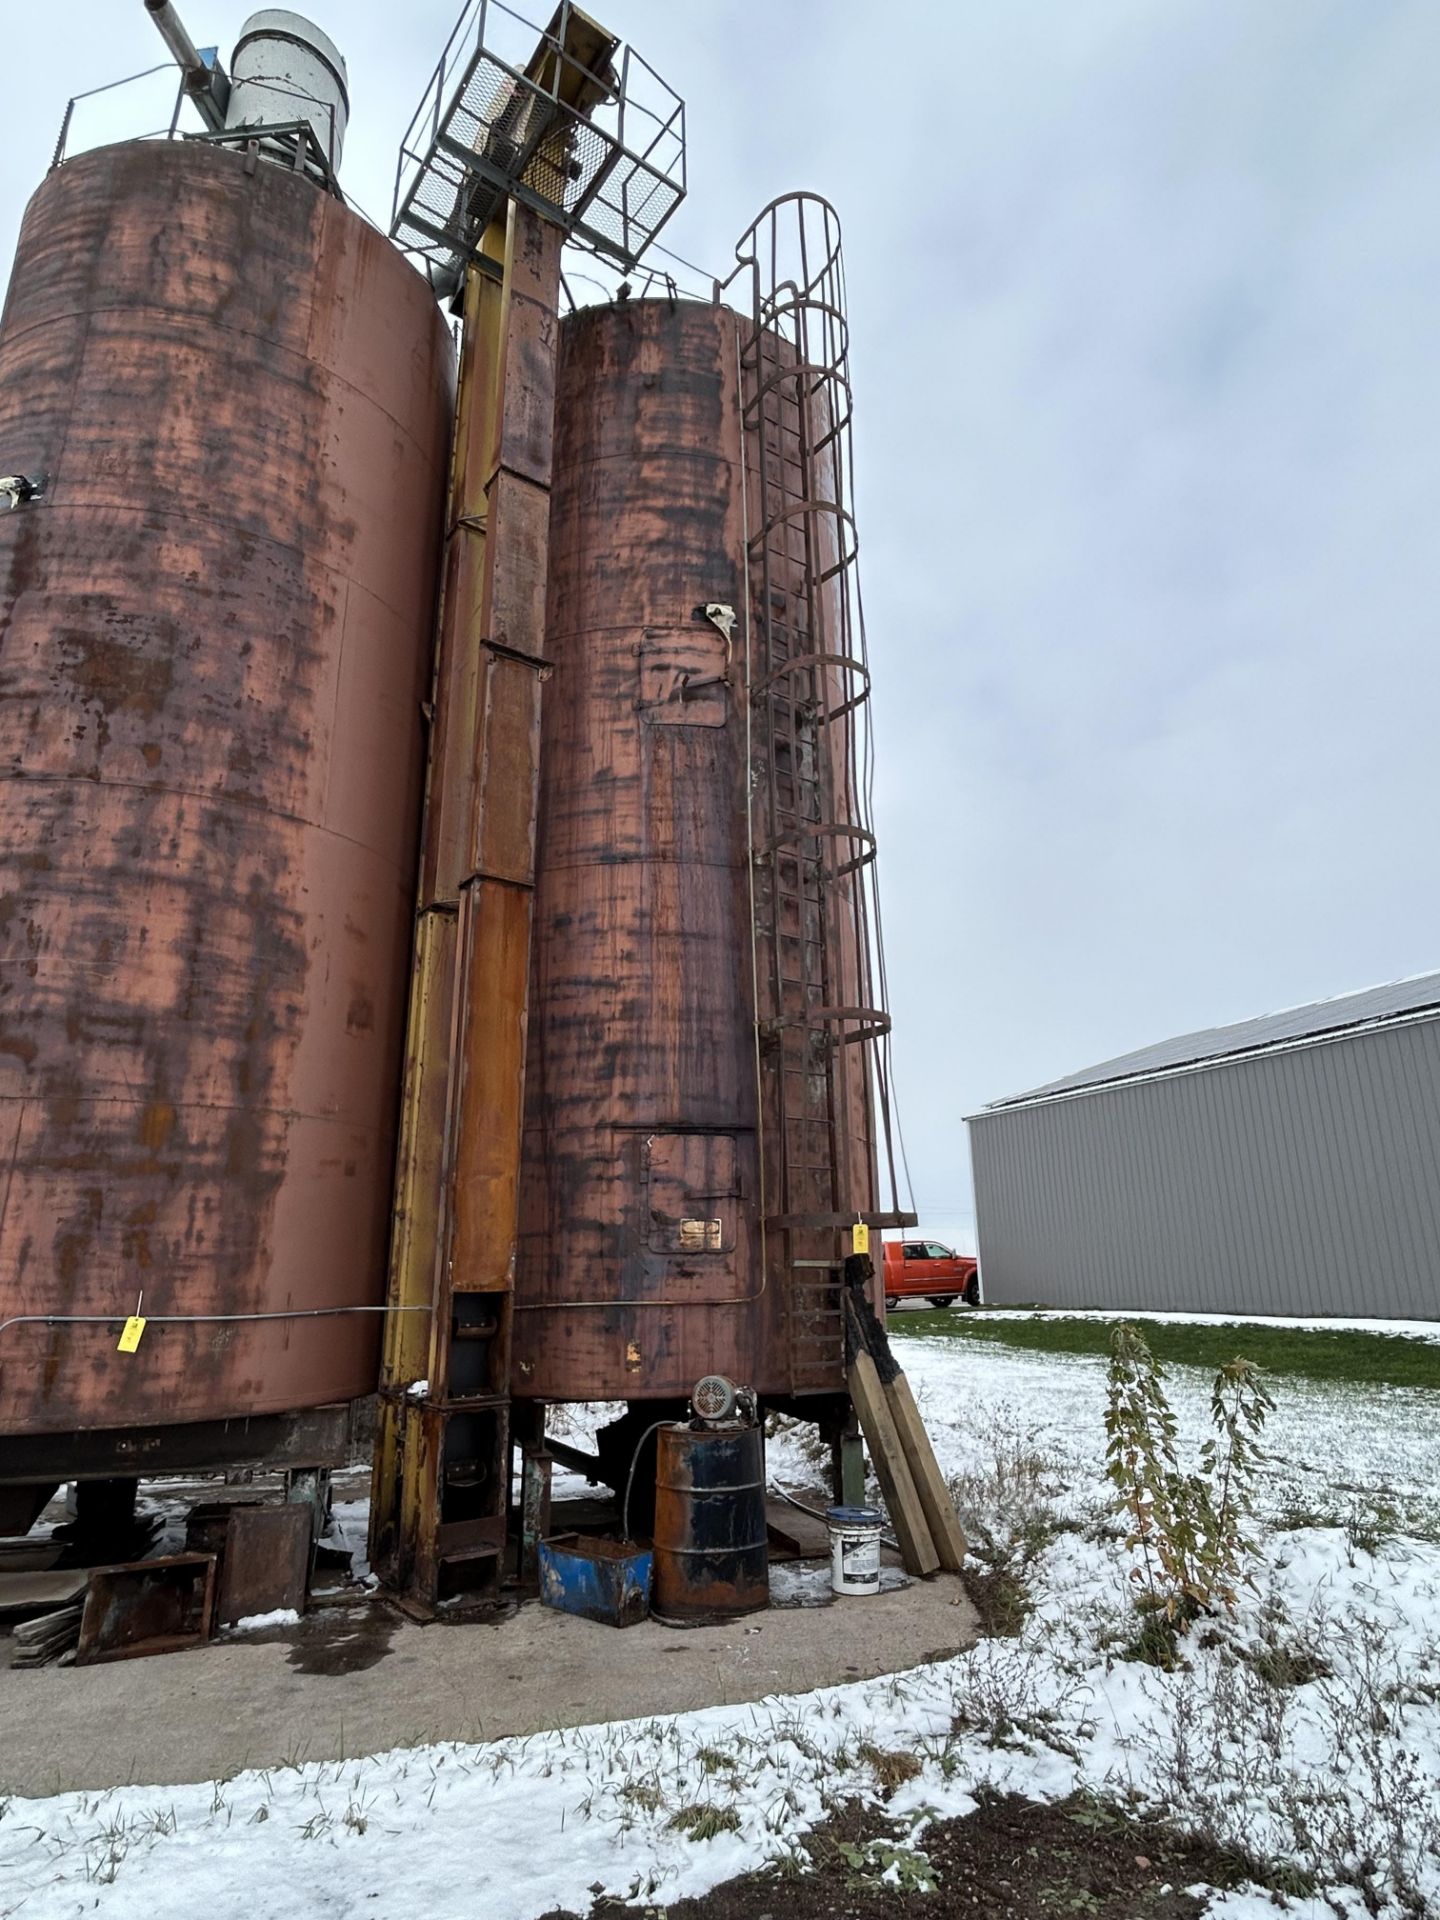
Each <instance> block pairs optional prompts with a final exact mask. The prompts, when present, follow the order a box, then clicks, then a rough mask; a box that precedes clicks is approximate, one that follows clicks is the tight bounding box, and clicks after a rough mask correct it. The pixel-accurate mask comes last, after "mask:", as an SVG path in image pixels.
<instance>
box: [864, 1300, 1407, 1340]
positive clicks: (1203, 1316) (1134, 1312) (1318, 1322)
mask: <svg viewBox="0 0 1440 1920" xmlns="http://www.w3.org/2000/svg"><path fill="white" fill-rule="evenodd" d="M907 1304H908V1303H907V1302H905V1301H902V1302H901V1308H902V1309H903V1308H904V1307H905V1306H906V1305H907ZM924 1304H925V1305H928V1304H929V1303H928V1301H927V1302H925V1303H924ZM890 1311H891V1313H892V1315H893V1314H894V1312H895V1311H896V1309H895V1308H893V1307H892V1308H891V1310H890ZM981 1311H982V1312H983V1311H986V1309H981ZM988 1311H989V1312H990V1313H992V1314H993V1315H995V1316H996V1317H999V1316H1000V1315H1001V1314H1004V1315H1006V1316H1008V1317H1010V1318H1013V1319H1023V1320H1115V1319H1118V1318H1119V1317H1120V1315H1119V1314H1118V1312H1117V1310H1116V1309H1115V1308H1113V1307H1008V1306H1004V1305H996V1306H993V1307H990V1308H989V1309H988ZM1125 1317H1126V1318H1128V1319H1131V1320H1142V1321H1143V1320H1162V1321H1165V1320H1168V1321H1170V1322H1172V1323H1173V1324H1174V1325H1176V1326H1191V1327H1291V1328H1294V1329H1296V1330H1297V1331H1303V1332H1305V1333H1375V1334H1381V1335H1390V1336H1393V1337H1395V1338H1399V1339H1406V1340H1433V1341H1440V1320H1345V1319H1341V1318H1339V1317H1338V1316H1337V1315H1335V1314H1330V1315H1327V1316H1325V1317H1324V1318H1321V1319H1295V1318H1293V1317H1291V1316H1290V1315H1288V1314H1266V1313H1170V1312H1156V1311H1154V1310H1152V1309H1151V1308H1149V1307H1135V1308H1133V1309H1127V1310H1126V1315H1125Z"/></svg>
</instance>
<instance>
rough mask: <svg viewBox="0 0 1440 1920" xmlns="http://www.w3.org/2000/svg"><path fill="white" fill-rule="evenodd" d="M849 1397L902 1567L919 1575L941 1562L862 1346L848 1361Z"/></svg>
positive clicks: (881, 1390) (887, 1405)
mask: <svg viewBox="0 0 1440 1920" xmlns="http://www.w3.org/2000/svg"><path fill="white" fill-rule="evenodd" d="M850 1398H851V1399H852V1400H853V1401H854V1403H855V1411H856V1412H857V1413H858V1414H859V1416H860V1426H861V1430H862V1431H863V1433H864V1435H865V1444H866V1445H867V1446H868V1447H869V1449H870V1458H871V1459H872V1460H873V1461H874V1463H875V1472H876V1474H877V1475H878V1476H879V1480H880V1488H881V1491H882V1492H883V1493H884V1495H885V1505H886V1507H887V1508H888V1510H889V1513H890V1524H891V1526H893V1527H894V1529H895V1538H896V1539H897V1540H898V1541H899V1542H900V1557H901V1559H902V1560H903V1561H904V1562H905V1571H906V1572H907V1573H914V1574H919V1575H921V1576H922V1577H923V1576H925V1575H927V1574H932V1573H935V1572H936V1571H938V1569H939V1566H940V1556H939V1554H938V1553H937V1552H936V1550H935V1543H934V1541H933V1540H932V1539H931V1538H930V1528H929V1525H928V1523H927V1522H926V1519H925V1509H924V1507H922V1506H921V1504H920V1496H919V1494H918V1493H917V1492H916V1490H915V1481H914V1479H913V1477H912V1475H911V1472H910V1465H909V1462H908V1461H907V1460H906V1458H905V1450H904V1448H903V1447H902V1446H901V1444H900V1435H899V1434H898V1432H897V1431H896V1428H895V1420H894V1416H893V1415H892V1413H891V1411H890V1402H889V1400H888V1399H887V1398H886V1394H885V1389H884V1388H883V1387H882V1386H881V1384H880V1376H879V1374H878V1373H877V1372H876V1371H875V1362H874V1361H873V1360H872V1359H871V1358H870V1355H869V1354H868V1353H866V1352H864V1350H863V1349H862V1350H861V1351H860V1352H858V1353H857V1354H856V1355H855V1358H854V1360H853V1361H852V1362H851V1364H850Z"/></svg>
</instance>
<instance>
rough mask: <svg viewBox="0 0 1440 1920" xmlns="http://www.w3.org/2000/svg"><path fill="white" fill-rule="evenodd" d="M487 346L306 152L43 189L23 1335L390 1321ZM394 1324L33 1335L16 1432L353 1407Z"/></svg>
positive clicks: (22, 437) (0, 1074)
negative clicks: (469, 432) (448, 516)
mask: <svg viewBox="0 0 1440 1920" xmlns="http://www.w3.org/2000/svg"><path fill="white" fill-rule="evenodd" d="M450 360H451V355H450V347H449V341H448V337H447V334H446V330H445V326H444V322H443V320H442V318H441V316H440V314H439V313H438V311H437V310H436V307H435V303H434V300H433V298H432V296H431V294H430V291H429V288H428V286H427V285H426V283H425V282H424V281H423V280H422V279H421V277H420V276H419V275H418V274H416V273H415V272H414V271H413V270H412V269H411V268H410V267H408V266H407V265H406V264H405V262H404V261H403V260H401V259H400V257H399V256H398V255H397V254H396V253H395V252H394V250H393V249H392V248H391V247H390V246H389V245H388V244H387V242H386V241H385V240H384V239H383V237H382V236H380V235H379V234H377V233H375V232H374V231H373V230H372V229H371V228H370V227H369V226H368V225H367V224H366V223H365V222H364V221H363V220H361V219H360V218H359V217H358V216H356V215H354V214H352V213H351V212H350V211H349V210H348V209H346V208H345V207H343V206H342V205H340V204H339V203H338V202H337V201H335V200H334V199H332V198H330V197H328V196H327V195H325V194H324V193H322V192H319V191H317V190H316V189H315V188H314V187H313V185H312V184H311V183H310V182H308V181H306V180H305V179H303V178H300V177H298V176H296V175H294V174H291V173H288V172H287V171H285V170H284V169H282V168H280V167H276V166H270V165H261V166H259V167H257V168H251V169H247V166H246V163H245V160H244V157H243V156H242V155H239V154H236V153H231V152H225V151H221V150H219V149H216V148H211V147H206V146H202V145H198V144H189V143H183V144H182V143H166V142H137V143H130V144H127V145H122V146H115V147H109V148H103V149H100V150H98V151H95V152H92V153H88V154H84V155H82V156H81V157H79V158H77V159H75V160H71V161H69V162H67V164H66V165H65V166H64V167H63V168H60V169H58V170H57V171H55V172H54V173H52V174H51V175H50V177H49V178H48V179H47V180H46V182H45V183H44V185H43V186H42V187H41V188H40V190H39V192H38V193H37V194H36V196H35V198H34V199H33V200H32V202H31V204H30V208H29V210H28V212H27V214H26V217H25V222H24V226H23V229H22V232H21V238H20V245H19V252H18V256H17V259H16V263H15V269H14V274H13V278H12V281H11V286H10V292H9V296H8V299H7V302H6V307H5V313H4V318H3V321H0V464H3V465H4V466H5V470H6V471H9V470H10V468H11V466H13V467H15V468H16V469H17V470H21V471H29V470H34V471H37V472H44V473H45V474H46V475H47V485H46V488H45V492H44V495H43V498H41V499H39V500H36V501H35V502H33V503H29V504H27V505H26V506H25V507H24V509H23V510H20V511H17V512H14V513H11V514H7V515H3V516H0V822H3V835H0V890H3V893H4V895H5V898H6V913H5V924H4V945H3V960H4V965H3V967H0V1053H3V1055H4V1058H3V1060H0V1131H3V1137H4V1138H5V1139H6V1140H7V1142H10V1143H12V1145H11V1149H10V1153H9V1161H10V1165H9V1171H8V1195H7V1199H6V1203H5V1207H4V1213H3V1220H0V1318H3V1317H4V1316H5V1315H6V1314H9V1313H15V1312H18V1313H37V1312H53V1313H58V1314H66V1313H79V1314H97V1313H98V1314H104V1313H114V1312H116V1311H121V1312H130V1311H133V1307H134V1303H135V1300H136V1296H137V1294H138V1293H139V1292H140V1290H141V1288H142V1287H143V1290H144V1295H145V1302H146V1306H147V1307H148V1308H149V1310H150V1311H151V1312H152V1313H154V1314H163V1313H174V1314H185V1313H197V1314H201V1313H242V1314H243V1313H247V1312H255V1311H262V1310H267V1309H270V1310H274V1309H288V1308H291V1307H296V1306H327V1307H328V1306H338V1305H342V1304H343V1305H349V1304H356V1305H359V1304H365V1305H374V1304H378V1303H379V1302H380V1301H381V1299H382V1297H383V1291H382V1280H383V1268H384V1248H385V1238H386V1228H387V1217H388V1211H389V1186H390V1177H391V1163H392V1154H393V1130H394V1107H395V1097H396V1089H397V1080H398V1071H399V1058H400V1044H401V1026H402V1021H403V1016H404V994H405V978H406V970H407V967H408V963H409V932H410V908H411V902H412V899H413V886H414V879H413V874H414V858H415V839H416V829H417V815H418V807H419V794H420V779H421V768H422V752H423V738H422V724H421V703H422V701H423V700H424V699H425V697H426V693H427V691H428V664H429V652H430V641H431V628H432V618H433V599H434V593H433V587H434V577H435V565H436V556H437V551H438V540H439V532H440V527H439V522H440V509H441V501H442V495H443V479H444V466H445V461H446V457H447V447H448V422H449V408H450V400H451V371H450ZM5 1036H8V1038H7V1037H5ZM377 1333H378V1324H377V1319H376V1318H375V1317H373V1316H363V1317H356V1318H353V1319H348V1320H347V1319H331V1320H325V1321H317V1322H309V1323H305V1322H279V1323H274V1324H267V1325H254V1324H251V1325H237V1326H230V1327H220V1328H216V1327H214V1326H206V1327H201V1328H196V1329H193V1330H187V1329H185V1328H182V1327H160V1326H156V1327H153V1328H152V1329H151V1330H150V1331H149V1332H148V1333H147V1335H146V1338H145V1340H144V1342H143V1343H142V1345H141V1348H140V1350H139V1352H138V1353H137V1354H135V1355H133V1356H123V1355H117V1354H116V1352H115V1336H114V1333H113V1330H109V1329H106V1328H89V1327H86V1328H71V1329H65V1328H54V1329H49V1330H46V1329H40V1328H29V1327H22V1328H15V1329H12V1330H11V1332H10V1333H8V1334H7V1335H6V1339H5V1344H4V1347H3V1350H0V1376H3V1393H0V1435H3V1434H4V1433H6V1432H18V1431H30V1432H57V1433H63V1432H65V1431H67V1430H74V1429H82V1428H96V1427H101V1428H116V1427H126V1426H135V1425H158V1424H163V1423H173V1422H183V1421H190V1420H213V1419H218V1418H222V1417H226V1416H234V1415H244V1414H249V1413H260V1412H268V1411H286V1410H293V1409H300V1408H304V1407H308V1406H313V1405H317V1404H320V1403H323V1402H327V1401H333V1400H338V1399H344V1398H349V1397H351V1396H354V1395H357V1394H360V1393H363V1392H365V1391H367V1390H368V1389H369V1388H370V1387H371V1386H372V1384H373V1381H374V1374H375V1356H376V1345H377Z"/></svg>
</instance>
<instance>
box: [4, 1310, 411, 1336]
mask: <svg viewBox="0 0 1440 1920" xmlns="http://www.w3.org/2000/svg"><path fill="white" fill-rule="evenodd" d="M432 1311H433V1309H432V1308H431V1307H428V1306H413V1307H392V1306H385V1307H281V1308H276V1309H274V1310H272V1311H269V1312H264V1313H147V1314H143V1315H134V1316H132V1315H131V1314H128V1313H16V1314H12V1315H11V1316H10V1318H9V1319H8V1320H0V1333H4V1332H5V1331H6V1330H7V1328H10V1327H123V1326H124V1325H125V1322H126V1321H127V1320H129V1319H131V1318H143V1320H144V1321H145V1324H146V1326H147V1327H187V1326H217V1325H221V1324H225V1325H229V1324H230V1323H232V1322H235V1321H242V1320H243V1321H248V1320H324V1319H330V1318H332V1317H333V1316H334V1315H336V1314H341V1313H430V1312H432Z"/></svg>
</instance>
